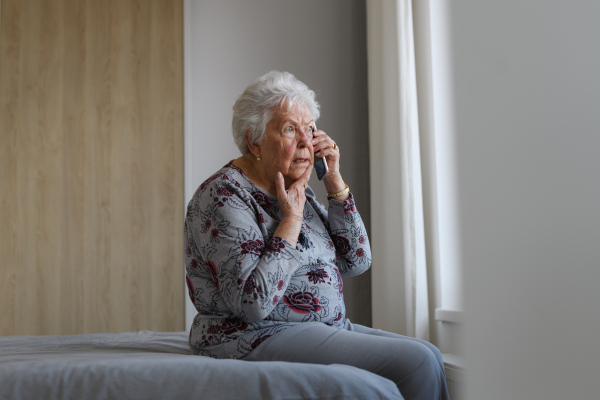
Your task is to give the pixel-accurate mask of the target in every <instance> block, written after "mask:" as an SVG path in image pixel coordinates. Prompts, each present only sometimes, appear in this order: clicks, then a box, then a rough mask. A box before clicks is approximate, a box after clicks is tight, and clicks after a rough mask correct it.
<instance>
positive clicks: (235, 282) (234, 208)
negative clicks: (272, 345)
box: [186, 185, 300, 322]
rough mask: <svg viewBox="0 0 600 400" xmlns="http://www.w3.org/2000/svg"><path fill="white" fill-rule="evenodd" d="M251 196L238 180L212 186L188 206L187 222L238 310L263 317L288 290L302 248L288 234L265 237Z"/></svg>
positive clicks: (249, 318) (216, 283) (219, 286)
mask: <svg viewBox="0 0 600 400" xmlns="http://www.w3.org/2000/svg"><path fill="white" fill-rule="evenodd" d="M256 207H257V206H256V205H254V204H253V203H252V199H251V196H250V195H248V194H247V193H246V192H244V191H243V190H241V189H238V188H236V187H235V186H233V185H231V186H219V187H214V189H213V188H210V190H208V188H207V189H206V190H205V191H204V192H203V193H202V194H201V195H200V196H199V197H198V200H197V201H196V203H195V204H194V205H193V206H192V207H191V209H190V208H189V207H188V216H187V217H186V224H187V229H188V236H190V237H191V238H192V240H193V243H194V245H195V247H196V250H197V251H196V254H200V256H201V258H202V260H197V261H198V262H197V264H198V265H200V264H204V265H200V267H203V268H205V271H207V272H208V273H209V274H210V279H211V280H212V282H210V280H209V283H210V284H211V285H212V286H213V287H212V288H211V289H212V290H216V291H218V292H219V293H220V296H221V297H222V299H223V301H224V302H225V304H226V305H227V307H228V308H229V309H230V311H231V312H232V313H233V314H235V315H236V316H239V317H241V318H242V319H243V320H244V321H246V322H257V321H261V320H263V319H265V318H266V317H268V316H269V314H270V313H271V311H272V310H273V308H274V307H275V305H276V304H277V302H278V300H279V299H280V298H281V297H282V296H283V294H284V292H285V290H286V288H287V286H288V283H289V281H290V278H291V276H292V274H293V272H294V271H295V270H296V269H297V268H298V265H299V260H300V254H299V251H298V250H297V249H296V248H295V247H293V246H292V245H291V244H290V243H289V242H287V241H286V240H285V239H283V238H280V237H276V236H272V237H265V236H263V232H264V233H265V234H266V231H264V230H261V227H260V226H259V221H258V218H260V214H258V215H257V213H256Z"/></svg>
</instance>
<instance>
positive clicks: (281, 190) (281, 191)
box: [275, 172, 286, 199]
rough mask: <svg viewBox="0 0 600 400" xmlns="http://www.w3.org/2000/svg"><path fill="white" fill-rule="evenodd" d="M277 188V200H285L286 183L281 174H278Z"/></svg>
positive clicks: (276, 179) (276, 178)
mask: <svg viewBox="0 0 600 400" xmlns="http://www.w3.org/2000/svg"><path fill="white" fill-rule="evenodd" d="M275 187H276V188H277V198H279V199H285V197H286V195H285V182H284V180H283V175H282V174H281V172H278V173H277V176H276V177H275Z"/></svg>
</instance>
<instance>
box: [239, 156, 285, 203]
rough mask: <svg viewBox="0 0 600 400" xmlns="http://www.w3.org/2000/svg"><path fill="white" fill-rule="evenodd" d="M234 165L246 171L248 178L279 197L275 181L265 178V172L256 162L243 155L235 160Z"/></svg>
mask: <svg viewBox="0 0 600 400" xmlns="http://www.w3.org/2000/svg"><path fill="white" fill-rule="evenodd" d="M233 165H234V166H236V167H238V168H239V169H241V170H242V171H244V173H245V174H246V176H247V177H248V179H250V181H251V182H252V183H254V184H255V185H256V186H258V187H260V188H261V189H264V190H265V191H266V192H267V193H269V194H270V195H272V196H275V197H277V187H276V186H275V181H273V183H272V184H271V183H270V182H269V181H268V179H265V178H264V174H263V173H261V172H260V171H259V168H258V167H257V166H256V165H255V163H254V162H252V161H250V160H248V159H247V158H245V157H244V156H242V157H239V158H237V159H235V160H233Z"/></svg>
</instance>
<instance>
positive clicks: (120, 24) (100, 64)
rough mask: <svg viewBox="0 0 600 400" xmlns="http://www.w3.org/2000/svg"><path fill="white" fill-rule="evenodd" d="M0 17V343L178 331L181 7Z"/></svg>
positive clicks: (55, 8)
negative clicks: (17, 338) (18, 338)
mask: <svg viewBox="0 0 600 400" xmlns="http://www.w3.org/2000/svg"><path fill="white" fill-rule="evenodd" d="M0 4H1V7H2V10H1V14H0V15H1V18H2V21H1V24H0V140H1V147H0V268H1V269H0V334H1V335H20V334H27V335H38V334H76V333H89V332H124V331H133V330H140V329H149V330H160V331H172V330H182V329H184V323H183V318H184V303H183V302H184V294H183V292H184V290H183V268H182V267H183V254H182V249H183V245H182V243H183V238H182V229H183V227H182V224H183V151H182V147H183V111H182V110H183V10H182V7H183V4H182V0H139V1H133V0H113V1H109V0H61V1H59V0H2V2H1V3H0Z"/></svg>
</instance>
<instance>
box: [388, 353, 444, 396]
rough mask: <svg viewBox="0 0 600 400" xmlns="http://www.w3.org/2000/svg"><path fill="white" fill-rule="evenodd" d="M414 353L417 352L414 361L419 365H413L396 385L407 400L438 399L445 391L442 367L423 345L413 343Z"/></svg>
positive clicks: (433, 354) (434, 355)
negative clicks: (412, 399)
mask: <svg viewBox="0 0 600 400" xmlns="http://www.w3.org/2000/svg"><path fill="white" fill-rule="evenodd" d="M414 351H415V352H418V355H417V354H416V357H415V360H420V364H419V365H415V364H414V363H413V365H412V367H413V370H412V371H408V372H409V373H408V374H406V375H405V376H401V377H400V379H399V380H397V381H396V385H397V386H398V388H399V389H400V392H401V393H402V394H403V395H404V396H405V397H407V398H438V396H439V394H440V393H442V392H444V391H445V379H444V374H443V365H442V366H440V363H439V361H438V359H437V357H436V354H435V353H434V351H433V350H432V349H430V348H429V346H426V345H425V344H423V343H415V350H414ZM438 352H439V350H438Z"/></svg>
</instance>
